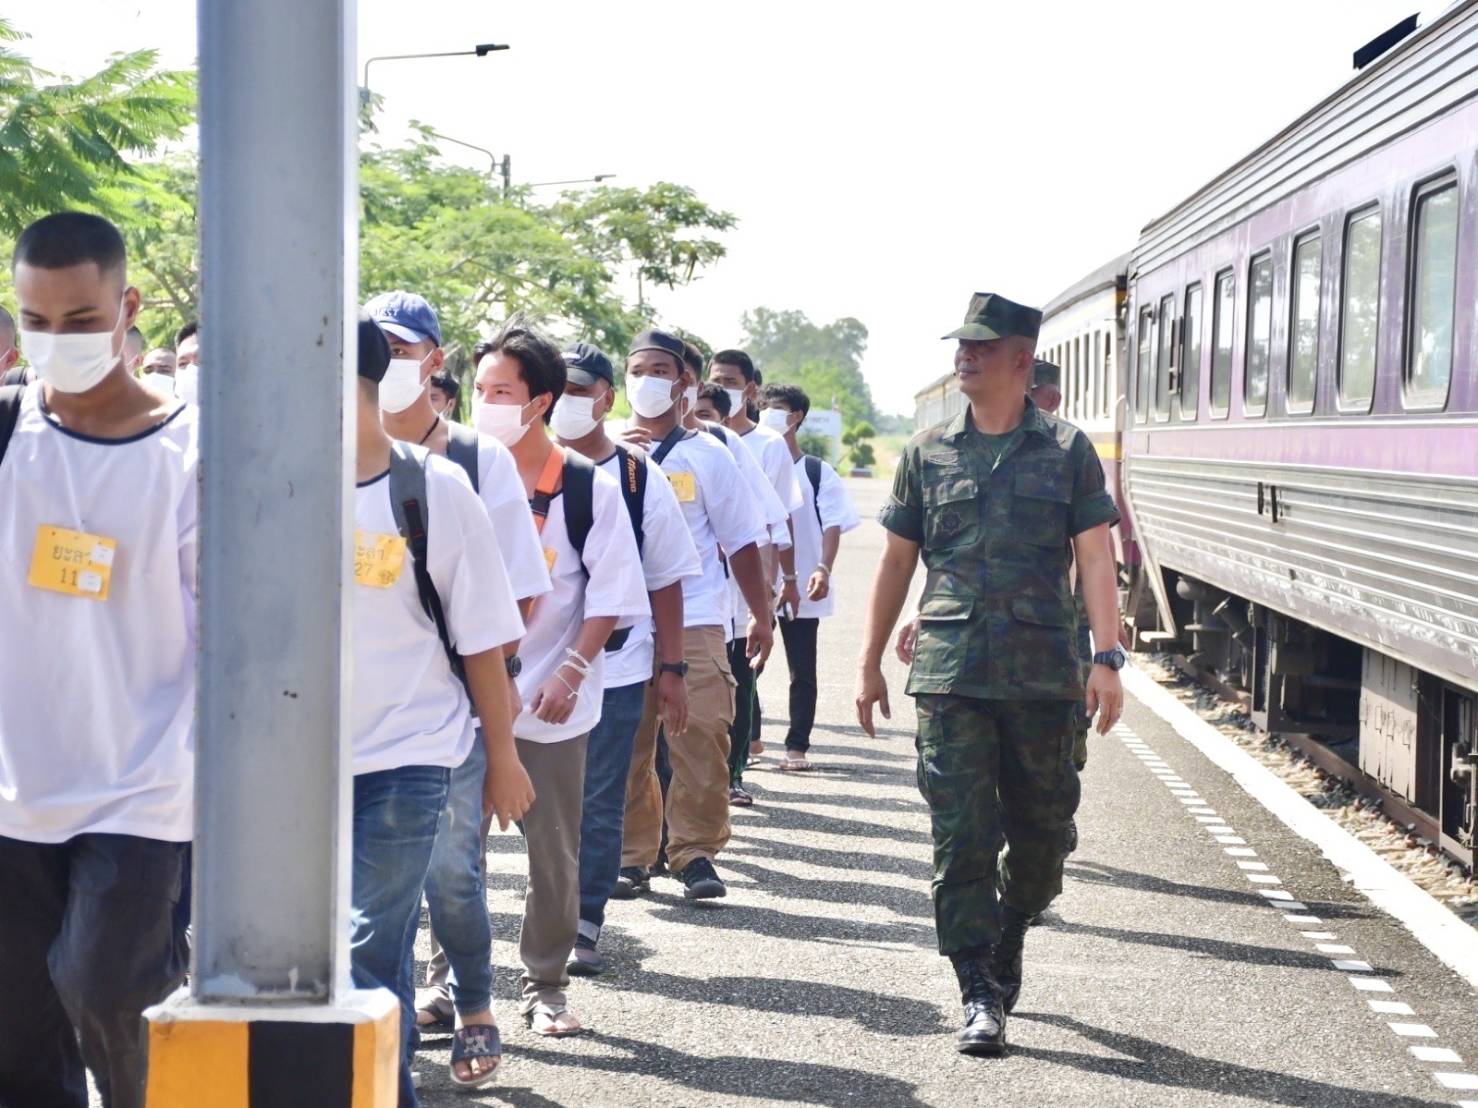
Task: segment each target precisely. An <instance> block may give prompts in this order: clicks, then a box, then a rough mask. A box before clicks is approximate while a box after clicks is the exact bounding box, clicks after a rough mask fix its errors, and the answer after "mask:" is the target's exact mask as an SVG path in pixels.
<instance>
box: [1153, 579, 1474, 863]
mask: <svg viewBox="0 0 1478 1108" xmlns="http://www.w3.org/2000/svg"><path fill="white" fill-rule="evenodd" d="M1164 572H1165V585H1166V594H1167V595H1168V596H1169V598H1170V603H1171V605H1172V607H1173V610H1174V615H1175V620H1176V623H1177V625H1178V631H1179V633H1178V637H1173V638H1172V637H1170V636H1169V633H1168V632H1160V633H1158V634H1157V633H1153V632H1151V633H1145V634H1139V633H1137V634H1136V636H1135V637H1136V639H1138V640H1139V641H1140V643H1142V644H1143V645H1145V646H1152V647H1153V648H1154V649H1157V650H1159V651H1163V652H1165V653H1168V654H1170V655H1172V656H1174V657H1176V659H1177V661H1178V662H1179V664H1180V665H1181V666H1182V667H1183V668H1185V669H1187V670H1189V671H1190V672H1191V673H1192V675H1193V676H1197V677H1200V678H1202V679H1205V680H1207V681H1209V682H1210V683H1211V684H1212V685H1213V686H1215V687H1216V688H1217V689H1218V690H1219V691H1221V692H1222V693H1223V694H1225V695H1228V696H1230V697H1232V698H1233V699H1235V700H1237V701H1239V702H1240V703H1241V704H1243V706H1244V707H1245V708H1246V709H1247V710H1248V712H1249V714H1250V715H1251V718H1252V721H1253V722H1254V723H1255V724H1256V725H1257V727H1258V728H1260V729H1261V730H1263V731H1264V732H1266V733H1267V734H1269V735H1274V736H1277V737H1278V738H1279V739H1282V740H1283V741H1285V742H1287V743H1288V744H1289V745H1290V746H1292V747H1294V748H1295V749H1297V750H1298V751H1300V752H1301V753H1303V754H1304V755H1306V756H1307V757H1308V758H1309V759H1310V760H1311V761H1313V762H1314V763H1315V764H1316V765H1317V766H1319V767H1320V768H1322V769H1323V770H1325V771H1326V772H1329V773H1332V774H1334V775H1335V776H1337V777H1339V778H1341V779H1343V780H1345V781H1347V782H1349V783H1350V784H1351V785H1353V786H1354V787H1355V788H1356V789H1357V790H1358V791H1359V792H1361V793H1363V794H1364V795H1366V796H1369V797H1372V798H1375V799H1377V800H1379V801H1380V803H1381V805H1382V810H1383V811H1384V812H1385V814H1386V815H1387V816H1389V817H1390V818H1392V819H1393V820H1395V821H1396V822H1397V823H1399V824H1402V825H1404V826H1406V827H1407V828H1408V829H1409V830H1411V831H1413V832H1414V833H1415V834H1417V835H1419V836H1421V837H1422V838H1424V839H1427V840H1428V841H1429V842H1431V843H1433V844H1435V845H1436V846H1437V847H1439V848H1440V849H1441V850H1442V851H1443V853H1445V854H1446V855H1448V856H1449V857H1451V858H1453V859H1454V860H1456V861H1457V862H1459V863H1460V864H1461V865H1463V866H1464V867H1465V868H1466V869H1468V870H1469V872H1472V870H1473V868H1474V865H1475V862H1478V826H1475V825H1478V693H1475V692H1473V691H1472V690H1471V689H1466V688H1462V687H1461V686H1458V685H1454V684H1452V683H1451V682H1449V681H1445V680H1443V679H1442V678H1440V677H1436V676H1434V675H1432V674H1429V673H1424V672H1422V671H1420V670H1418V669H1416V668H1415V667H1413V666H1410V665H1407V664H1406V663H1404V662H1401V661H1398V660H1397V659H1395V658H1392V657H1390V656H1389V655H1386V654H1383V653H1381V652H1380V651H1377V650H1374V649H1372V648H1370V647H1368V646H1363V645H1361V644H1359V643H1356V642H1353V641H1351V640H1349V639H1345V638H1341V637H1340V636H1338V635H1334V634H1331V633H1330V632H1327V631H1324V630H1321V629H1320V628H1317V627H1313V626H1311V625H1309V624H1307V623H1304V622H1302V621H1300V620H1297V619H1293V618H1290V617H1289V616H1286V615H1284V614H1282V613H1279V612H1276V611H1273V610H1272V609H1270V608H1266V607H1264V606H1262V605H1259V604H1254V603H1252V602H1250V601H1248V600H1246V599H1245V598H1243V597H1239V596H1234V595H1231V594H1229V593H1227V592H1224V591H1222V590H1220V589H1218V588H1216V587H1214V586H1212V585H1209V584H1207V583H1205V582H1203V581H1199V580H1197V579H1195V578H1192V577H1189V576H1185V575H1183V574H1180V573H1178V572H1176V571H1174V570H1170V569H1166V570H1165V571H1164Z"/></svg>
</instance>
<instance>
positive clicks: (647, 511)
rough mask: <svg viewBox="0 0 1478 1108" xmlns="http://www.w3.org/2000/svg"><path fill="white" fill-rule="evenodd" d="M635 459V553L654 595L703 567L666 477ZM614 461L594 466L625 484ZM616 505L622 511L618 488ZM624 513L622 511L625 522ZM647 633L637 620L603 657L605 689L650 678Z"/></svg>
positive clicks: (646, 624) (645, 623)
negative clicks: (638, 501) (638, 506)
mask: <svg viewBox="0 0 1478 1108" xmlns="http://www.w3.org/2000/svg"><path fill="white" fill-rule="evenodd" d="M628 449H629V448H628ZM634 453H637V452H634ZM639 456H641V457H642V458H643V461H642V464H643V465H645V466H646V467H647V487H646V492H645V494H644V495H643V497H642V532H643V535H644V536H645V537H644V539H643V541H642V549H641V564H642V576H643V578H644V579H645V581H646V587H647V592H648V593H654V592H656V591H657V590H658V589H665V588H666V587H667V586H668V585H671V584H673V583H674V582H676V581H681V580H682V579H683V578H685V577H697V576H698V575H699V574H700V573H702V572H703V565H702V563H701V562H699V560H698V548H697V547H695V546H694V545H693V536H692V535H690V534H688V525H687V523H686V522H684V520H683V513H682V509H681V508H680V507H679V506H678V503H677V497H676V496H674V495H673V493H672V487H671V486H670V485H668V483H667V478H666V476H665V475H664V474H663V473H662V470H661V469H660V468H658V466H657V465H656V463H655V462H653V461H652V459H651V458H650V457H647V456H645V455H639ZM620 463H621V456H620V455H619V454H615V453H612V454H611V456H610V457H609V458H607V459H606V460H605V461H603V462H601V463H600V468H601V469H602V470H604V471H605V472H607V473H609V474H610V475H611V476H612V478H613V479H615V480H616V481H617V482H618V484H619V483H620V482H622V481H624V480H625V474H623V473H622V472H621V468H620ZM622 507H623V508H624V507H625V492H624V486H623V491H622ZM630 515H631V513H630V512H628V513H627V518H630ZM652 634H653V623H652V621H651V620H650V619H646V620H642V621H641V622H640V623H638V624H637V625H636V626H635V627H633V628H632V629H631V637H630V638H628V639H627V640H626V645H625V646H623V647H622V648H621V649H620V650H617V651H613V652H611V653H609V654H607V655H606V660H605V687H606V688H608V689H619V688H622V687H624V686H626V685H635V684H636V683H637V682H639V681H650V680H651V679H652V671H653V668H654V660H655V659H654V651H655V649H656V644H655V641H654V639H653V637H652Z"/></svg>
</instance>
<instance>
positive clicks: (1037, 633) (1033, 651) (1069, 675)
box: [1007, 596, 1078, 690]
mask: <svg viewBox="0 0 1478 1108" xmlns="http://www.w3.org/2000/svg"><path fill="white" fill-rule="evenodd" d="M1073 621H1074V613H1073V612H1072V611H1071V610H1069V609H1067V608H1065V607H1064V606H1063V605H1062V604H1061V603H1059V602H1058V601H1055V600H1051V599H1044V598H1041V597H1035V596H1018V597H1016V598H1015V599H1014V600H1012V601H1011V639H1012V641H1013V643H1014V644H1015V650H1014V651H1013V652H1012V654H1011V657H1010V659H1009V661H1008V663H1007V664H1009V665H1010V666H1011V667H1012V669H1013V672H1012V673H1011V683H1012V684H1013V685H1019V686H1021V687H1022V688H1023V689H1026V690H1031V689H1032V688H1033V686H1037V687H1040V688H1043V689H1051V690H1056V689H1059V688H1061V687H1062V686H1063V685H1071V684H1073V683H1074V682H1076V681H1077V679H1078V660H1077V656H1076V655H1075V654H1074V653H1073V639H1074V636H1075V627H1074V622H1073Z"/></svg>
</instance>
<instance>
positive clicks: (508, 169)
mask: <svg viewBox="0 0 1478 1108" xmlns="http://www.w3.org/2000/svg"><path fill="white" fill-rule="evenodd" d="M426 133H427V134H429V135H430V136H431V137H432V138H438V139H441V141H442V142H450V143H454V144H456V145H457V146H465V147H466V148H467V149H468V150H476V151H477V152H478V153H479V154H486V155H487V156H488V161H489V162H490V163H491V167H490V169H489V172H490V173H501V174H502V177H503V199H504V200H507V199H508V192H509V190H510V189H511V188H512V187H513V180H512V178H513V159H512V158H510V157H509V156H508V155H507V154H504V155H503V157H502V159H501V160H499V158H498V155H496V154H494V153H493V152H492V151H491V150H489V149H488V148H487V147H486V146H475V145H474V144H472V143H470V142H463V141H462V140H461V139H454V138H452V136H451V135H443V134H440V133H439V132H437V131H428V132H426Z"/></svg>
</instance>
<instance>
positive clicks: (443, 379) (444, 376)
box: [431, 372, 462, 400]
mask: <svg viewBox="0 0 1478 1108" xmlns="http://www.w3.org/2000/svg"><path fill="white" fill-rule="evenodd" d="M431 387H432V388H433V389H440V390H441V391H442V392H443V393H445V394H446V397H447V399H448V400H455V399H457V397H458V395H460V394H461V392H462V383H461V382H460V381H458V380H457V379H456V378H455V377H453V376H452V375H451V374H450V373H445V372H443V373H433V374H432V375H431Z"/></svg>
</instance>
